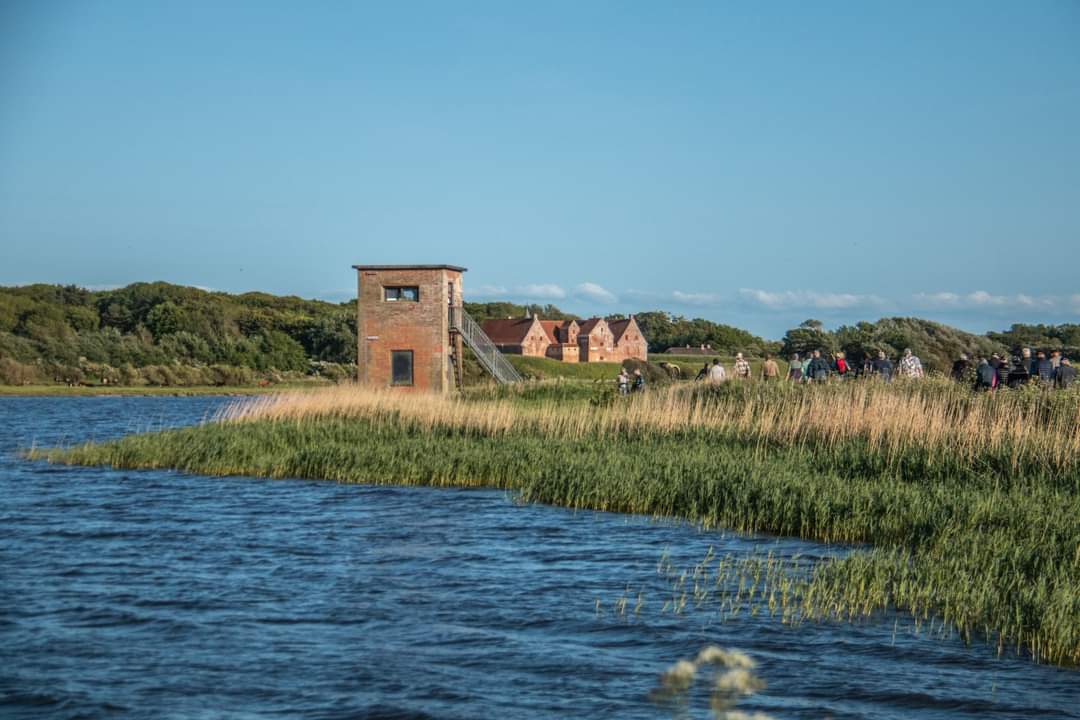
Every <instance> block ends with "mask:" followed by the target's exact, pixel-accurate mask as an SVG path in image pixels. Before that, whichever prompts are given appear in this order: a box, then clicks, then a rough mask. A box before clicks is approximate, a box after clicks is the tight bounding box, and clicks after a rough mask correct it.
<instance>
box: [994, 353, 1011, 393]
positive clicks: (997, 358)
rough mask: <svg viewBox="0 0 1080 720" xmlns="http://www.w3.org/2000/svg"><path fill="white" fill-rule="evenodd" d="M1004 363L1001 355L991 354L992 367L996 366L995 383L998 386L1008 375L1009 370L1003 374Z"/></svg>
mask: <svg viewBox="0 0 1080 720" xmlns="http://www.w3.org/2000/svg"><path fill="white" fill-rule="evenodd" d="M1004 364H1005V363H1003V362H1002V361H1001V356H1000V355H998V354H997V353H994V354H993V355H991V356H990V367H992V368H994V375H996V376H997V383H996V384H995V387H997V385H1000V384H1001V381H1002V380H1005V379H1006V376H1007V375H1008V371H1007V370H1006V371H1005V373H1004V374H1002V371H1001V368H1002V366H1003V365H1004Z"/></svg>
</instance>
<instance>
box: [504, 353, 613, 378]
mask: <svg viewBox="0 0 1080 720" xmlns="http://www.w3.org/2000/svg"><path fill="white" fill-rule="evenodd" d="M506 359H507V360H509V361H510V363H511V364H512V365H513V366H514V367H515V368H516V369H517V371H518V372H519V373H521V375H522V376H523V377H526V378H536V379H540V380H544V379H552V378H562V379H564V380H585V381H589V382H595V381H598V380H607V381H610V382H615V378H616V377H617V376H618V374H619V368H621V367H622V363H614V362H586V363H564V362H561V361H559V360H552V359H551V358H538V357H524V356H522V355H506Z"/></svg>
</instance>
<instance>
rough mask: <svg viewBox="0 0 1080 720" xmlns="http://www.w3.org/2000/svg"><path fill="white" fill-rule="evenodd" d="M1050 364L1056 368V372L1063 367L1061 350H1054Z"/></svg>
mask: <svg viewBox="0 0 1080 720" xmlns="http://www.w3.org/2000/svg"><path fill="white" fill-rule="evenodd" d="M1050 364H1051V365H1053V366H1054V370H1057V369H1058V368H1059V367H1061V351H1060V350H1054V351H1053V352H1052V353H1050Z"/></svg>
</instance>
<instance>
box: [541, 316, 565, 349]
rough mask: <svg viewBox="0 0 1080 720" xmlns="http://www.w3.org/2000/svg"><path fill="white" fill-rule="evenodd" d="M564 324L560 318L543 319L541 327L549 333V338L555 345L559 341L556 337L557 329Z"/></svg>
mask: <svg viewBox="0 0 1080 720" xmlns="http://www.w3.org/2000/svg"><path fill="white" fill-rule="evenodd" d="M561 325H562V322H560V321H559V320H541V321H540V327H542V328H544V333H545V334H547V337H548V340H549V341H550V342H551V343H552V344H553V345H554V344H557V343H558V342H559V340H558V338H556V337H555V331H556V330H557V329H558V328H559V327H560V326H561Z"/></svg>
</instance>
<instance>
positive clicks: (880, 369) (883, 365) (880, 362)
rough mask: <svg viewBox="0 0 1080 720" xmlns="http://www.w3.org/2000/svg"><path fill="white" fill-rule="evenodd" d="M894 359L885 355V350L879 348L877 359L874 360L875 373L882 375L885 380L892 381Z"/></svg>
mask: <svg viewBox="0 0 1080 720" xmlns="http://www.w3.org/2000/svg"><path fill="white" fill-rule="evenodd" d="M892 371H893V365H892V361H891V360H889V358H888V357H886V355H885V351H884V350H878V356H877V360H875V361H874V374H875V375H880V376H881V379H882V380H884V381H885V382H892Z"/></svg>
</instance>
